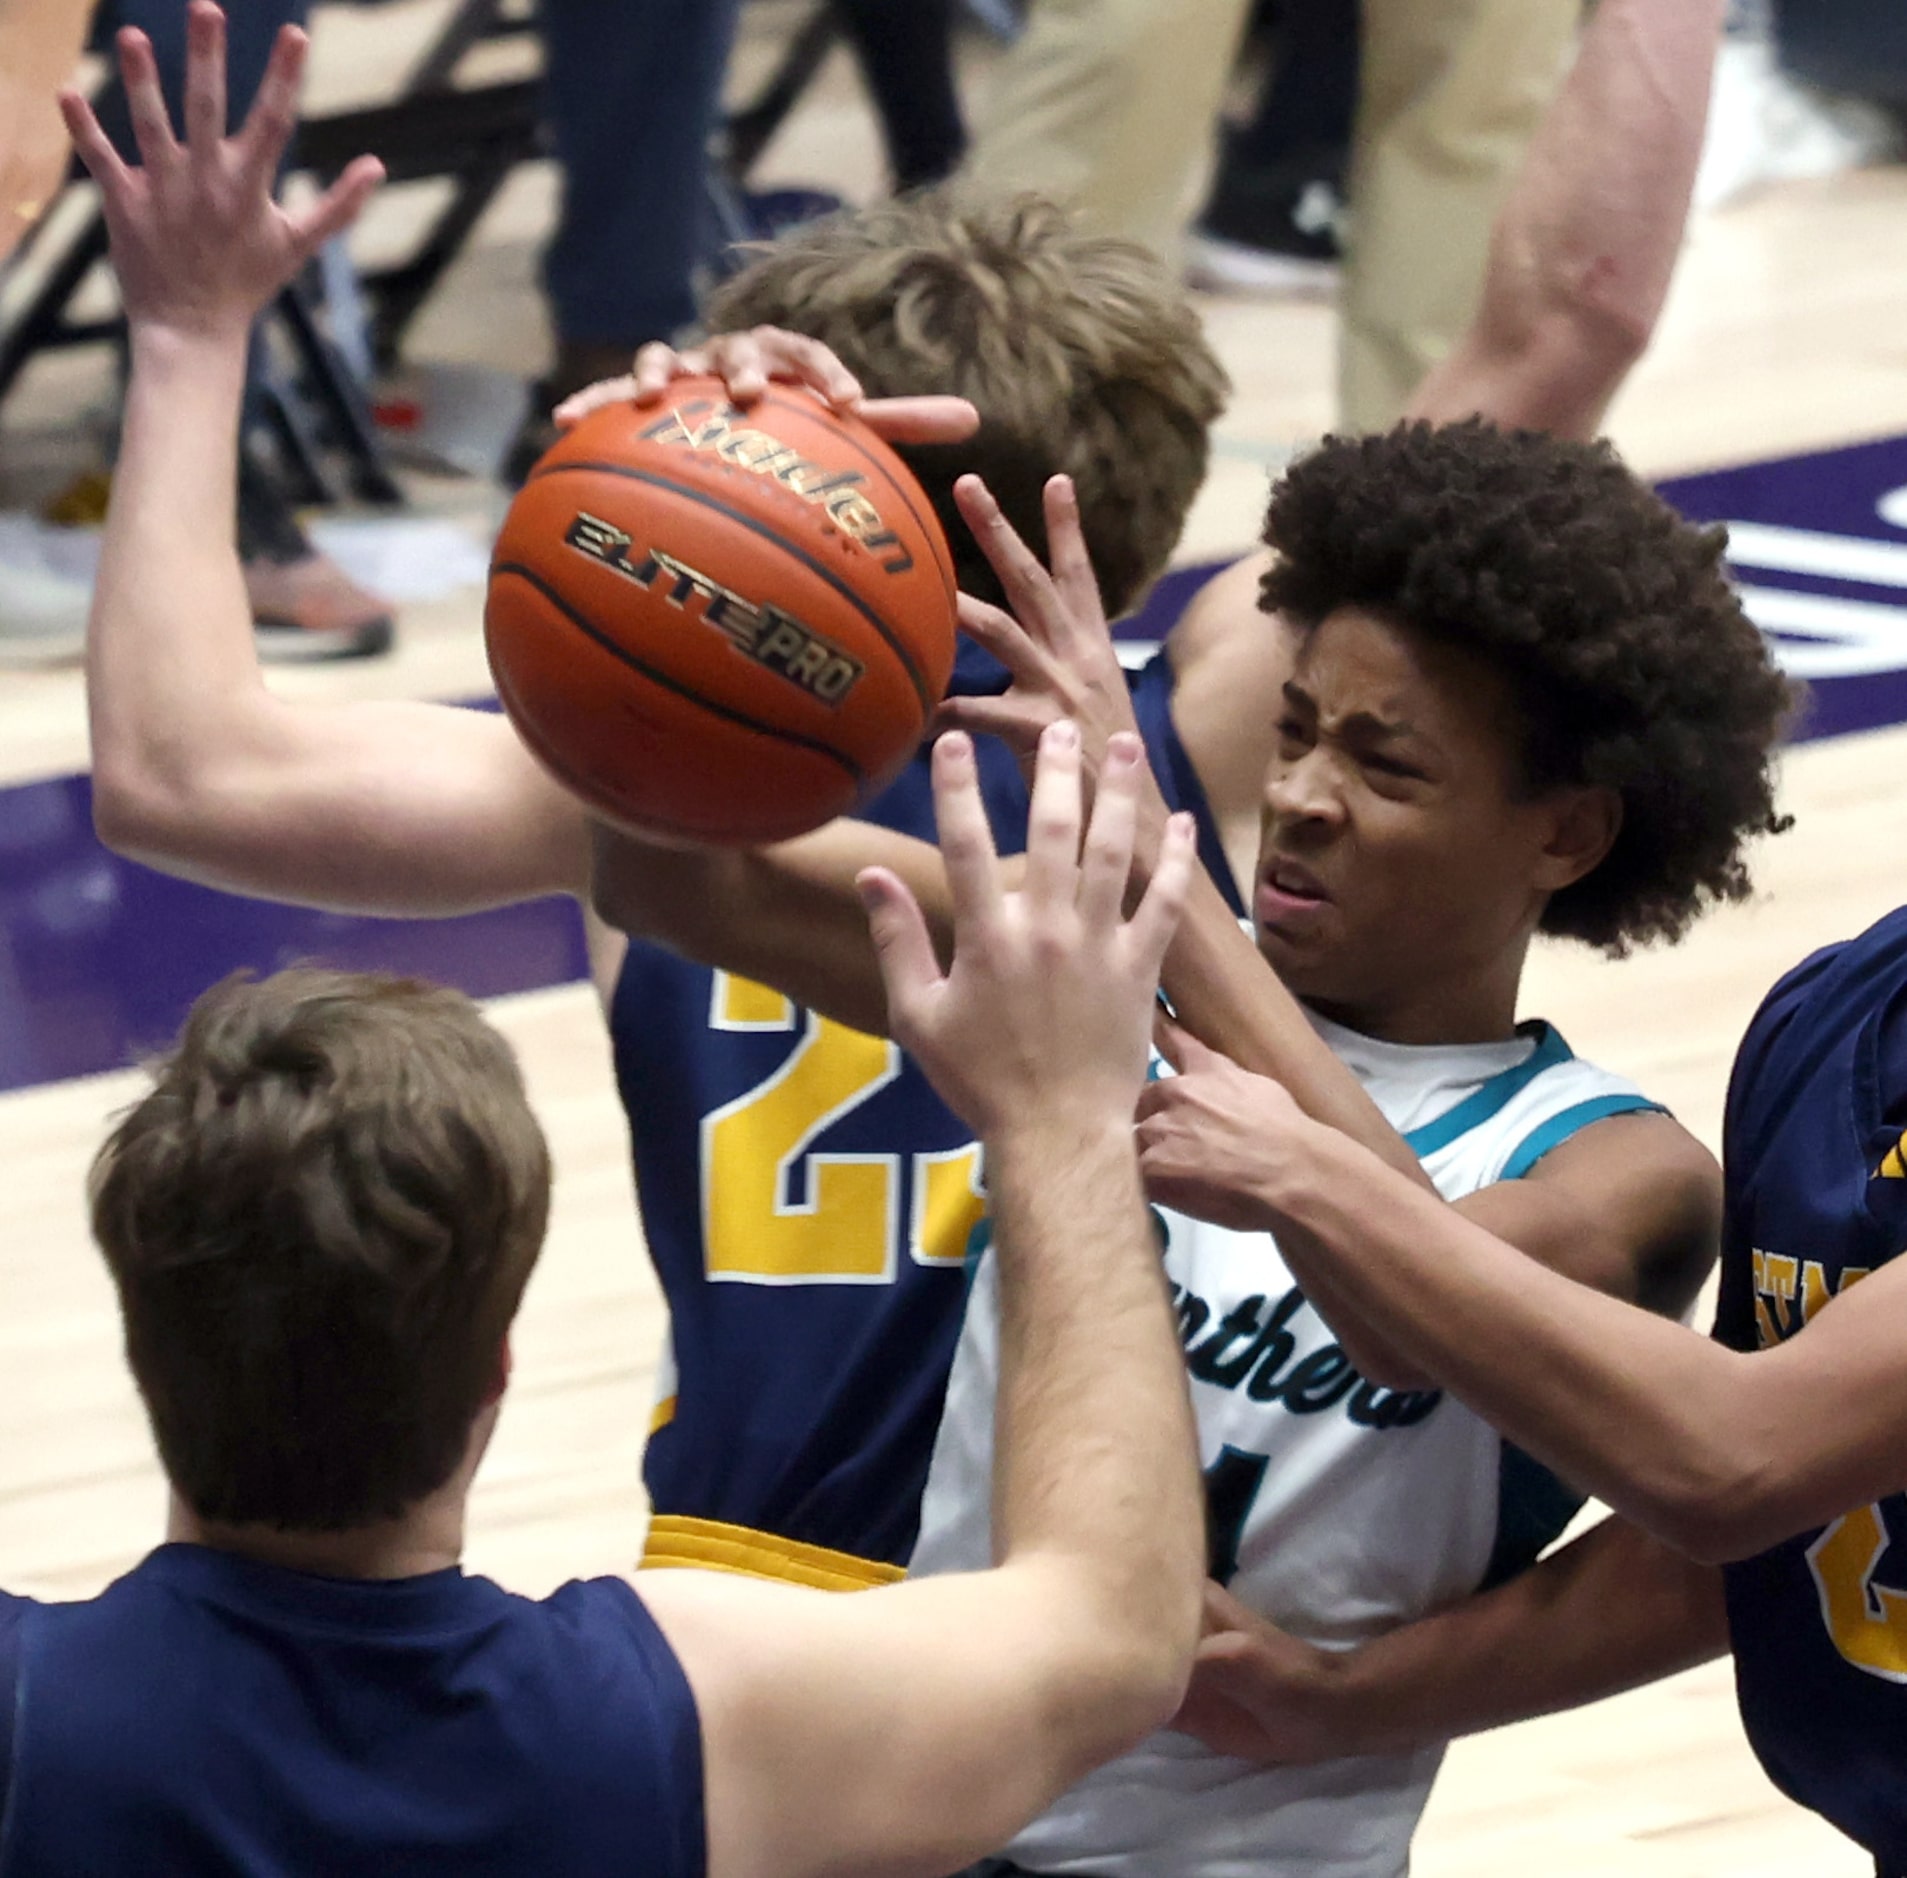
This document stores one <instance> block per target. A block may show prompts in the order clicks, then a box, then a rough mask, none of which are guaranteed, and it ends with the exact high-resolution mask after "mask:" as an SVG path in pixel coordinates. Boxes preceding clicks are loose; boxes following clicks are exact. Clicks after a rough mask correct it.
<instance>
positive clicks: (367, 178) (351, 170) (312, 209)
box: [289, 156, 384, 258]
mask: <svg viewBox="0 0 1907 1878" xmlns="http://www.w3.org/2000/svg"><path fill="white" fill-rule="evenodd" d="M383 180H384V165H383V164H382V163H381V162H379V161H378V159H377V158H376V157H374V156H361V157H353V158H352V159H351V162H350V164H349V165H348V167H347V168H346V169H345V172H344V174H343V175H342V176H340V177H339V178H338V180H337V181H336V182H335V183H333V184H332V185H331V187H330V188H329V189H327V190H326V191H325V192H324V194H323V195H321V196H320V197H319V198H318V200H317V201H316V202H313V203H311V204H309V205H308V206H307V207H305V208H302V209H300V210H298V211H297V212H296V213H295V214H293V215H292V216H291V217H290V218H289V220H290V223H291V230H292V235H293V238H294V239H295V240H296V241H297V243H298V250H299V253H300V254H301V255H303V256H305V257H306V258H309V257H310V256H311V255H314V254H316V253H317V252H318V250H319V249H320V248H322V247H323V246H324V244H325V243H326V242H327V241H329V240H330V239H331V238H332V237H333V236H334V235H341V234H343V233H344V231H345V230H346V229H347V228H349V227H350V226H351V224H352V223H353V222H355V221H356V220H357V219H358V216H359V215H360V214H361V213H362V212H363V209H364V205H365V203H366V202H368V201H369V200H370V198H371V195H372V193H373V191H375V190H376V188H377V186H378V184H379V183H381V182H382V181H383Z"/></svg>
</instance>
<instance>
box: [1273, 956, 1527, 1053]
mask: <svg viewBox="0 0 1907 1878" xmlns="http://www.w3.org/2000/svg"><path fill="white" fill-rule="evenodd" d="M1527 952H1528V941H1527V940H1525V941H1524V943H1523V944H1521V945H1518V946H1516V947H1515V948H1514V949H1512V950H1508V951H1505V952H1504V953H1503V954H1502V955H1500V956H1499V957H1498V958H1496V959H1493V960H1491V961H1490V962H1489V964H1488V966H1487V967H1486V968H1485V969H1482V970H1478V969H1477V968H1475V967H1474V966H1468V965H1466V966H1465V967H1463V968H1462V969H1461V970H1458V971H1453V972H1452V973H1450V974H1449V975H1447V976H1443V977H1431V978H1418V979H1416V980H1414V981H1413V982H1412V983H1411V984H1409V985H1402V986H1399V987H1397V988H1396V989H1395V991H1389V992H1383V993H1379V994H1377V995H1375V996H1372V997H1369V998H1360V999H1355V1000H1345V1001H1342V1002H1338V1001H1334V1000H1331V999H1328V998H1315V999H1307V1000H1306V1002H1308V1003H1309V1004H1310V1005H1311V1006H1312V1008H1313V1009H1314V1010H1316V1011H1317V1012H1318V1013H1319V1014H1320V1015H1321V1016H1323V1017H1328V1018H1330V1019H1331V1020H1332V1022H1333V1023H1338V1024H1342V1025H1344V1026H1345V1028H1346V1029H1348V1030H1355V1031H1357V1032H1358V1033H1359V1035H1361V1036H1365V1037H1375V1038H1376V1039H1378V1041H1380V1042H1382V1043H1403V1044H1415V1045H1422V1046H1434V1045H1442V1046H1445V1047H1448V1046H1451V1045H1455V1044H1466V1043H1504V1042H1507V1041H1508V1040H1509V1039H1510V1038H1512V1037H1514V1036H1515V1035H1516V1010H1517V1000H1518V997H1519V996H1520V994H1521V991H1522V985H1523V961H1524V958H1525V956H1526V955H1527Z"/></svg>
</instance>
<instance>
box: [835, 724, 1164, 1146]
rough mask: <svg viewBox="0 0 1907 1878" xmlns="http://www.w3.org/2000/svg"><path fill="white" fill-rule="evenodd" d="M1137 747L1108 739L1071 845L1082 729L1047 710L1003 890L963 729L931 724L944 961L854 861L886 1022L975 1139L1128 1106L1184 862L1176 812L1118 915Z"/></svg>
mask: <svg viewBox="0 0 1907 1878" xmlns="http://www.w3.org/2000/svg"><path fill="white" fill-rule="evenodd" d="M1143 760H1144V759H1143V754H1142V751H1141V748H1140V745H1139V740H1138V739H1137V738H1136V737H1131V736H1118V737H1115V738H1114V739H1113V742H1112V746H1111V748H1110V749H1109V750H1108V752H1107V755H1106V762H1105V768H1104V771H1103V774H1102V776H1101V780H1100V788H1099V794H1098V799H1097V801H1096V802H1095V803H1094V806H1093V812H1092V821H1091V825H1090V826H1089V827H1088V828H1087V830H1086V837H1085V843H1084V847H1083V849H1082V846H1081V842H1080V825H1081V821H1082V813H1081V806H1080V794H1081V791H1080V746H1079V732H1078V729H1077V727H1076V726H1074V725H1073V724H1070V723H1059V724H1055V725H1053V726H1052V727H1051V729H1049V730H1048V731H1047V733H1046V735H1045V736H1044V737H1043V738H1042V739H1041V742H1040V752H1039V768H1038V772H1037V774H1036V776H1035V778H1034V784H1033V801H1032V807H1031V811H1030V815H1029V819H1028V824H1027V850H1026V871H1025V875H1024V884H1023V886H1022V887H1021V888H1020V889H1019V890H1018V891H1016V892H1008V891H1007V890H1006V888H1005V887H1004V885H1003V884H1002V878H1001V870H1000V865H999V859H998V856H997V854H996V852H995V850H994V845H993V834H992V831H991V829H990V828H989V827H988V826H987V817H986V809H985V807H984V805H983V804H982V802H981V799H980V786H979V777H978V773H977V770H976V768H975V765H974V760H973V744H972V742H971V740H970V739H969V738H968V737H966V736H965V735H964V734H962V733H959V732H953V733H950V734H949V735H947V736H945V737H943V738H942V739H941V740H940V742H939V744H938V745H937V746H936V747H935V750H934V806H935V813H936V818H937V820H938V824H939V829H940V847H941V853H942V855H943V856H944V858H945V862H946V867H947V876H948V880H949V883H950V885H951V888H952V893H953V904H954V950H953V963H952V965H951V967H950V968H949V969H948V970H947V971H945V972H943V971H942V970H941V969H940V964H939V961H938V960H937V959H936V957H935V955H934V949H933V942H932V940H931V939H930V938H929V937H928V932H927V923H926V921H925V919H924V918H923V917H922V915H921V910H920V907H919V905H918V903H917V902H916V901H915V900H914V898H913V896H912V894H910V893H909V891H908V890H907V888H906V887H905V886H904V885H903V884H902V882H901V881H900V880H899V879H898V878H897V877H896V876H894V875H893V874H891V873H889V872H887V871H886V870H885V869H883V868H870V869H868V870H867V871H866V872H865V873H863V874H862V875H861V876H860V877H859V885H860V888H861V894H862V898H863V899H864V901H865V902H866V904H867V907H868V919H869V925H870V927H871V928H872V931H873V937H874V946H875V950H876V952H877V953H878V955H879V958H880V966H881V977H882V979H883V981H884V983H885V985H886V989H887V1004H888V1019H889V1025H890V1028H891V1030H892V1034H893V1036H894V1038H895V1040H896V1041H897V1042H898V1043H900V1044H901V1045H902V1046H903V1047H904V1048H905V1049H907V1050H908V1051H909V1052H911V1053H912V1054H913V1056H914V1057H915V1058H916V1059H917V1060H918V1061H919V1062H920V1064H921V1066H922V1067H923V1068H924V1069H925V1070H926V1072H927V1074H928V1076H929V1077H930V1078H932V1080H933V1083H934V1086H935V1088H936V1089H938V1090H939V1091H940V1093H941V1095H942V1097H943V1098H944V1099H945V1100H946V1101H947V1102H948V1104H949V1105H950V1106H951V1107H952V1108H953V1109H954V1110H955V1112H956V1113H957V1114H959V1115H960V1117H961V1118H962V1119H963V1120H964V1121H965V1122H966V1123H967V1124H968V1126H969V1127H971V1128H972V1129H973V1130H974V1131H975V1133H976V1134H978V1135H980V1136H981V1137H982V1138H983V1139H988V1138H993V1137H995V1136H997V1135H998V1134H999V1133H1001V1132H1002V1131H1006V1130H1012V1129H1016V1128H1020V1127H1024V1126H1026V1125H1028V1124H1030V1123H1038V1124H1039V1125H1041V1126H1042V1127H1047V1128H1056V1129H1062V1130H1063V1129H1067V1128H1071V1127H1075V1126H1077V1127H1079V1128H1086V1127H1092V1126H1097V1125H1100V1124H1102V1123H1104V1122H1106V1121H1108V1120H1111V1121H1114V1122H1115V1123H1116V1124H1118V1125H1121V1126H1123V1125H1124V1123H1125V1119H1126V1118H1127V1117H1129V1116H1130V1115H1131V1113H1132V1105H1133V1102H1134V1099H1135V1098H1136V1096H1137V1094H1138V1091H1139V1088H1140V1086H1141V1084H1142V1083H1143V1081H1144V1078H1145V1069H1146V1056H1147V1050H1146V1039H1147V1030H1148V1027H1149V1024H1150V1022H1151V1015H1150V1014H1151V1011H1152V1005H1153V997H1154V994H1155V992H1156V990H1157V987H1158V982H1159V967H1160V963H1161V961H1162V960H1163V959H1164V957H1165V950H1166V946H1167V944H1168V943H1169V942H1170V940H1171V937H1172V934H1173V931H1174V929H1175V928H1176V927H1177V925H1178V921H1179V915H1180V913H1181V911H1182V910H1183V908H1184V904H1185V895H1186V891H1187V888H1188V886H1189V884H1190V881H1191V874H1192V864H1193V827H1192V821H1191V818H1190V817H1189V816H1175V817H1174V818H1173V819H1172V822H1171V824H1170V825H1169V827H1168V829H1167V832H1166V836H1165V840H1164V843H1163V846H1162V849H1161V853H1160V858H1159V863H1158V865H1157V867H1156V868H1155V869H1154V870H1153V875H1152V880H1151V883H1150V885H1149V886H1148V888H1147V890H1146V893H1145V895H1144V897H1143V898H1142V899H1141V900H1140V902H1139V904H1138V907H1137V908H1136V910H1135V911H1134V912H1133V914H1132V917H1131V918H1130V919H1128V918H1126V917H1124V915H1123V913H1122V910H1121V908H1122V901H1123V899H1124V896H1125V892H1126V880H1127V874H1128V871H1129V869H1130V867H1131V864H1132V843H1133V833H1134V825H1135V821H1136V808H1137V798H1138V793H1139V777H1140V774H1141V771H1142V768H1143Z"/></svg>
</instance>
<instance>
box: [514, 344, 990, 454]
mask: <svg viewBox="0 0 1907 1878" xmlns="http://www.w3.org/2000/svg"><path fill="white" fill-rule="evenodd" d="M701 377H715V378H719V379H720V380H721V381H722V382H723V384H725V385H726V386H727V387H728V395H729V396H730V397H731V398H733V399H734V400H735V402H736V403H737V404H747V403H749V402H750V401H751V400H753V399H755V398H759V397H760V396H761V395H762V393H763V392H765V391H766V390H767V389H768V387H769V385H770V384H771V383H777V382H778V383H781V384H787V385H800V386H801V387H803V389H805V390H808V391H811V392H813V393H814V395H815V396H816V397H817V398H819V399H820V400H821V401H822V402H823V403H824V404H826V405H827V406H828V407H829V408H830V409H831V410H835V411H839V412H841V413H843V415H845V416H850V417H858V418H859V419H860V420H861V421H862V422H863V423H864V424H866V425H867V427H868V428H869V429H870V430H872V431H874V432H875V433H876V434H877V435H879V436H882V437H885V438H886V439H887V441H888V442H889V443H961V442H964V441H965V440H966V439H967V438H968V437H971V436H972V435H973V433H974V432H975V431H976V430H978V429H979V428H980V413H979V412H978V411H976V410H975V409H974V408H973V406H972V405H971V404H969V403H968V402H967V401H966V399H965V398H939V397H920V398H870V397H869V396H868V395H867V393H866V392H865V391H863V390H862V388H861V381H860V380H859V379H858V378H856V377H855V376H854V374H853V373H852V372H850V371H849V370H848V368H847V367H846V366H845V365H843V364H842V363H841V361H840V360H839V359H838V358H836V357H835V355H834V354H833V353H832V352H831V351H830V350H829V349H828V348H827V347H826V346H824V345H823V344H822V343H821V341H820V340H818V339H810V338H808V337H807V336H806V335H805V334H803V333H791V332H787V331H784V330H783V329H782V328H781V327H779V326H757V327H755V328H753V329H752V330H751V331H749V332H743V333H717V334H716V335H715V336H714V337H713V338H711V339H709V340H706V341H705V342H704V343H703V344H701V345H699V346H695V347H692V348H690V349H689V350H688V351H686V352H678V351H677V350H676V349H675V348H674V347H673V346H670V345H665V344H664V343H663V342H662V341H661V340H654V341H652V342H651V343H650V344H648V345H646V346H644V347H643V348H642V350H641V351H640V352H638V353H637V354H636V359H635V364H634V365H633V367H632V368H631V369H630V371H629V372H628V373H627V374H626V375H625V376H624V377H621V378H605V379H603V380H601V381H600V382H599V383H597V384H594V385H585V386H584V387H583V389H582V390H581V391H579V392H577V393H576V395H575V396H574V397H571V398H566V399H565V400H564V401H563V402H562V403H561V404H559V405H558V406H557V407H556V410H555V411H554V413H553V414H552V415H553V416H554V417H555V419H556V422H557V424H558V426H559V427H561V428H562V429H564V430H567V429H568V428H569V427H570V426H571V425H572V424H575V423H578V422H580V421H581V420H582V419H583V418H585V417H587V416H588V415H589V414H590V412H591V411H596V410H600V409H601V408H602V407H603V406H604V405H606V404H619V403H622V402H623V401H624V400H633V401H634V402H635V403H637V404H653V403H655V402H656V400H657V399H659V398H660V397H661V396H662V395H663V393H664V392H665V391H667V390H668V388H669V385H670V383H671V382H672V381H673V380H675V379H678V378H701Z"/></svg>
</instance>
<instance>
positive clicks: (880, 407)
mask: <svg viewBox="0 0 1907 1878" xmlns="http://www.w3.org/2000/svg"><path fill="white" fill-rule="evenodd" d="M853 410H854V415H855V416H856V417H858V418H859V419H860V420H861V422H862V423H864V424H865V425H866V426H867V427H868V429H869V430H871V431H873V432H874V434H875V435H876V436H877V437H885V438H886V439H887V441H888V442H889V443H965V442H966V440H967V439H968V438H969V437H971V436H972V435H973V433H974V432H975V431H977V430H978V429H979V428H980V413H979V411H978V410H977V409H976V408H975V407H974V406H973V405H971V404H969V403H968V402H967V400H966V399H965V398H953V397H947V396H944V395H940V394H922V395H921V396H919V397H912V398H869V399H868V400H867V401H866V402H865V403H862V404H856V405H855V406H854V407H853Z"/></svg>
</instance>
